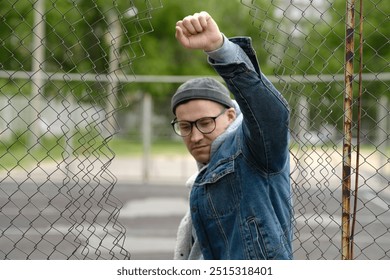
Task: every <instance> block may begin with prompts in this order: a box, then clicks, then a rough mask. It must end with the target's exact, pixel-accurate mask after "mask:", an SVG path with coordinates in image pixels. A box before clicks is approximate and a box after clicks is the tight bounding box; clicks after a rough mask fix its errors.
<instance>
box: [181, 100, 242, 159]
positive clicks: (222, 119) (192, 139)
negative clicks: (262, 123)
mask: <svg viewBox="0 0 390 280" xmlns="http://www.w3.org/2000/svg"><path fill="white" fill-rule="evenodd" d="M223 109H224V107H223V106H222V105H221V104H219V103H216V102H213V101H210V100H203V99H194V100H191V101H189V102H186V103H183V104H180V105H179V106H177V108H176V118H177V120H178V121H190V122H193V121H196V120H198V119H200V118H204V117H215V116H217V115H219V114H220V113H221V112H222V111H223ZM235 117H236V114H235V111H234V109H233V108H230V109H227V110H226V111H225V112H224V113H223V114H222V115H220V116H219V117H218V118H217V119H215V124H216V127H215V130H214V131H213V132H211V133H209V134H203V133H201V132H200V131H199V130H198V129H197V128H196V126H195V125H194V126H193V127H192V132H191V134H190V135H188V136H185V137H183V141H184V143H185V145H186V146H187V149H188V151H189V152H190V153H191V155H192V156H193V157H194V158H195V160H196V161H198V162H200V163H203V164H206V163H208V162H209V161H210V150H211V143H212V142H213V141H214V140H215V138H217V137H218V136H219V135H221V134H222V133H223V132H224V131H225V130H226V129H227V128H228V126H229V125H230V124H231V123H232V122H233V121H234V119H235Z"/></svg>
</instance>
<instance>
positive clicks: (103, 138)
mask: <svg viewBox="0 0 390 280" xmlns="http://www.w3.org/2000/svg"><path fill="white" fill-rule="evenodd" d="M114 2H115V1H114ZM136 4H137V5H136V6H135V4H134V3H132V1H118V3H116V2H115V3H114V5H113V3H112V2H106V1H55V0H52V1H45V0H38V1H26V0H20V1H1V11H0V22H1V23H0V24H1V28H0V42H1V48H0V57H1V63H0V72H1V78H0V92H1V95H0V104H1V105H0V136H1V137H0V169H1V179H0V182H1V188H0V194H1V195H0V210H1V212H0V224H1V231H0V258H1V259H129V258H130V252H128V251H127V250H126V249H124V248H123V244H124V238H125V228H124V227H123V226H122V225H121V224H120V223H119V222H118V215H119V210H120V208H121V202H120V200H118V199H117V198H116V197H114V196H113V195H112V189H113V188H114V185H115V183H116V178H115V176H113V174H112V173H111V172H110V171H109V170H108V166H109V165H110V163H111V161H112V160H113V158H114V153H113V152H112V151H111V150H110V148H109V147H108V145H107V143H108V141H109V140H110V139H111V138H112V136H113V134H114V133H115V132H116V131H117V127H116V123H115V120H114V118H113V117H112V116H113V113H114V111H115V110H117V109H118V108H120V107H121V106H123V105H124V104H119V103H118V100H119V98H118V95H120V94H121V87H120V85H119V83H118V82H117V80H118V77H119V76H121V75H123V73H129V69H130V73H131V63H132V62H133V61H134V60H135V59H137V58H139V57H142V56H143V55H144V53H143V49H142V46H141V37H142V36H143V35H144V34H146V33H149V32H151V31H152V30H153V28H152V25H151V23H150V19H151V12H152V11H153V10H154V9H155V8H158V7H159V6H160V5H161V4H160V3H159V2H158V1H154V2H153V1H138V3H136ZM122 30H126V31H127V32H122ZM120 48H123V50H121V51H120V53H119V50H120ZM119 56H120V57H119ZM47 162H51V165H50V166H53V162H54V163H55V168H51V169H48V168H47V164H46V163H47ZM42 173H43V174H44V176H43V178H42V175H40V177H41V178H37V176H38V174H42Z"/></svg>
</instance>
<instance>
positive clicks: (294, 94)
mask: <svg viewBox="0 0 390 280" xmlns="http://www.w3.org/2000/svg"><path fill="white" fill-rule="evenodd" d="M1 3H2V9H1V11H0V22H1V26H2V28H0V42H1V48H0V170H1V171H0V175H1V176H0V184H1V188H0V230H1V231H0V258H1V259H129V258H130V255H131V254H130V252H129V251H128V250H126V249H125V248H124V246H123V245H124V242H125V236H126V235H125V232H126V229H125V227H124V226H123V225H121V223H120V222H119V221H118V216H119V215H120V209H121V206H122V205H121V201H120V200H119V199H117V198H116V197H114V196H113V194H112V190H113V188H114V187H115V184H116V181H117V179H116V178H115V176H114V175H113V174H112V173H111V172H110V171H109V166H110V163H111V162H112V160H114V157H115V154H114V153H113V151H112V150H111V149H110V148H109V146H108V142H109V141H110V140H111V139H112V137H113V135H114V134H115V133H116V132H117V129H118V127H117V126H118V124H117V123H116V121H115V119H114V118H113V114H114V112H115V111H116V110H118V109H120V108H122V107H125V106H126V105H127V104H124V103H121V102H122V101H123V100H125V99H124V98H119V96H120V95H121V94H123V92H122V91H123V90H122V85H123V83H127V82H131V81H129V80H128V79H129V77H131V75H133V70H132V63H133V62H134V61H135V60H136V59H138V58H140V57H142V56H144V55H145V53H144V51H143V47H142V36H143V35H144V34H147V33H151V32H152V31H153V26H152V21H151V19H152V15H153V11H154V10H155V9H157V8H164V7H163V4H164V1H135V0H134V1H114V2H113V3H112V2H110V1H109V2H107V1H99V0H94V1H86V0H85V1H83V0H80V1H55V0H38V1H27V0H19V1H1ZM361 3H362V2H359V1H356V3H355V1H350V0H347V1H321V0H317V1H303V0H301V1H298V0H271V1H262V0H257V1H256V0H250V1H249V0H248V1H247V0H241V4H242V5H243V6H244V7H246V8H249V9H248V11H249V15H250V17H249V18H250V19H252V21H251V22H250V21H248V24H252V25H253V26H254V27H255V28H256V29H257V30H258V36H259V37H260V39H261V41H262V42H263V45H262V46H259V47H261V48H263V49H265V50H266V52H268V54H269V60H268V61H262V63H267V65H268V66H270V67H271V68H273V69H274V76H273V77H271V78H272V79H273V80H274V81H275V84H276V86H277V87H278V88H279V89H280V91H281V92H282V93H283V95H284V96H285V97H286V99H287V100H288V101H289V103H290V106H291V109H292V115H291V135H292V141H291V155H292V162H291V165H292V168H291V178H292V182H293V185H292V187H293V190H294V197H293V199H294V208H295V209H294V210H295V220H294V225H295V238H294V248H295V249H294V258H296V259H340V258H346V256H345V253H344V250H343V247H344V246H346V247H348V248H350V247H351V248H353V249H354V250H353V256H352V257H353V258H355V259H389V257H390V243H389V241H388V240H390V230H389V229H390V215H389V214H390V213H389V211H390V191H389V190H390V189H389V185H390V159H389V155H390V147H389V138H390V137H389V131H390V124H389V120H390V111H389V97H390V96H389V80H390V72H389V61H390V53H389V50H390V48H389V44H390V39H389V31H388V29H389V28H388V27H389V14H390V10H389V9H390V8H389V6H388V5H386V4H387V1H386V0H370V1H365V2H364V7H362V10H361V11H360V9H359V8H360V7H361V6H360V5H361ZM349 4H353V7H354V8H355V13H354V14H355V25H354V26H353V27H354V30H353V32H352V33H351V32H350V31H351V30H350V29H348V32H347V17H346V10H347V7H348V5H349ZM361 16H362V17H361ZM361 24H362V25H361ZM360 26H362V27H363V29H362V30H361V29H359V27H360ZM346 34H349V35H348V36H351V34H353V35H354V37H348V36H346ZM360 36H363V38H364V39H363V40H362V41H360V40H359V37H360ZM351 38H352V39H351ZM348 40H349V41H351V42H352V44H353V45H354V47H355V50H354V54H353V56H352V61H353V62H354V65H353V70H354V71H353V73H346V71H345V69H346V64H347V62H351V59H349V61H347V59H346V57H347V56H346V42H347V41H348ZM346 74H349V75H351V76H352V80H351V83H350V85H351V86H352V88H353V92H352V93H353V94H352V97H353V98H352V100H351V103H350V106H349V109H351V112H352V114H351V116H350V115H347V113H346V106H345V96H346V94H345V88H346V84H347V83H346V79H345V77H346ZM359 89H361V90H360V92H361V94H360V92H359ZM359 112H360V114H359ZM346 122H350V124H351V128H350V130H349V131H346V130H345V123H346ZM348 133H351V136H352V137H351V150H350V152H349V153H347V154H345V149H344V148H345V146H346V144H348V141H347V140H348V139H349V138H348ZM346 157H351V164H350V166H346V163H345V158H346ZM47 162H50V163H51V164H50V168H48V166H49V165H47V164H46V163H47ZM53 163H54V164H53ZM345 170H349V171H350V172H349V173H347V174H348V176H347V177H348V178H346V176H345V173H343V172H344V171H345ZM38 174H44V176H42V175H39V176H40V177H39V178H38ZM347 179H349V181H350V184H351V185H352V186H351V191H350V192H349V193H348V192H345V189H344V187H345V186H344V182H346V181H348V180H347ZM355 183H356V185H357V188H356V189H355V187H354V186H353V185H354V184H355ZM355 197H356V199H357V200H356V202H355V200H354V199H355ZM346 200H347V201H350V202H351V209H345V206H344V205H345V204H343V203H344V202H345V201H346ZM352 206H356V211H353V210H352ZM346 210H348V211H347V212H346ZM343 213H347V215H344V216H348V219H347V220H346V221H345V220H343V218H342V217H343ZM348 213H349V214H348ZM354 220H355V221H356V224H355V226H354V228H353V230H352V229H351V230H350V231H348V232H345V230H344V225H345V223H348V225H352V224H353V222H354ZM345 234H347V235H348V236H349V244H344V243H342V239H343V235H345Z"/></svg>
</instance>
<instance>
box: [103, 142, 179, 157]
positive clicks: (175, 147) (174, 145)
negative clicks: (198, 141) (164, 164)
mask: <svg viewBox="0 0 390 280" xmlns="http://www.w3.org/2000/svg"><path fill="white" fill-rule="evenodd" d="M108 145H109V147H110V148H111V149H112V150H113V151H114V153H115V154H116V156H140V155H142V154H143V152H144V147H143V144H142V143H141V142H134V141H130V140H128V139H121V138H116V139H115V138H114V139H113V140H112V141H110V142H109V144H108ZM186 153H187V148H186V147H185V145H184V144H183V143H182V142H178V141H156V142H153V143H152V145H151V154H153V155H185V154H186Z"/></svg>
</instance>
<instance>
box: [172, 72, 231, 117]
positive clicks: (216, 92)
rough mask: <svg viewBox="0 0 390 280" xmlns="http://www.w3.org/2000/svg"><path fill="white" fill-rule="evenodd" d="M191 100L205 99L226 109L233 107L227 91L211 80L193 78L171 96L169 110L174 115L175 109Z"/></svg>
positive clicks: (220, 84)
mask: <svg viewBox="0 0 390 280" xmlns="http://www.w3.org/2000/svg"><path fill="white" fill-rule="evenodd" d="M193 99H207V100H211V101H215V102H217V103H219V104H222V105H224V106H226V107H228V108H231V107H233V106H234V105H233V101H232V100H231V98H230V93H229V91H228V89H227V88H226V87H225V86H224V85H223V84H222V83H220V82H219V81H217V80H215V79H213V78H207V77H206V78H195V79H191V80H188V81H187V82H185V83H184V84H182V85H181V86H180V87H179V88H178V89H177V91H176V93H175V94H174V95H173V97H172V100H171V109H172V112H173V114H174V115H176V107H177V106H178V105H179V104H181V103H184V102H187V101H190V100H193Z"/></svg>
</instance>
